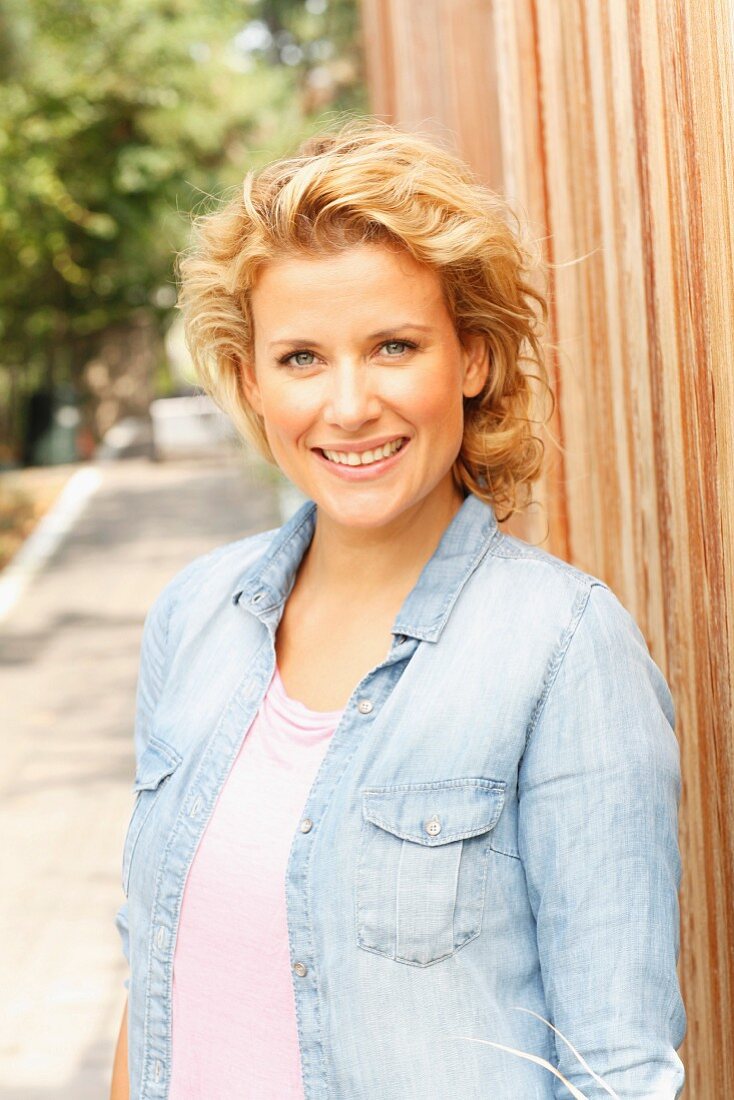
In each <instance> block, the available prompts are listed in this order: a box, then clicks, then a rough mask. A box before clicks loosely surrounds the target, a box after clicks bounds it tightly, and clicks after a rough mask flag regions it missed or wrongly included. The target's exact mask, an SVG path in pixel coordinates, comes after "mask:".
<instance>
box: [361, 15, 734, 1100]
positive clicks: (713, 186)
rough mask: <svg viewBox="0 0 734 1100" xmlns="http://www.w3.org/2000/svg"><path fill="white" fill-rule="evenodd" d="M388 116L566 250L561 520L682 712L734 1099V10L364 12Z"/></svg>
mask: <svg viewBox="0 0 734 1100" xmlns="http://www.w3.org/2000/svg"><path fill="white" fill-rule="evenodd" d="M362 10H363V16H364V29H365V45H366V52H367V59H368V75H369V79H370V86H371V92H372V106H373V109H374V111H375V113H377V114H379V115H380V116H381V117H384V118H386V119H388V120H390V121H395V122H398V123H400V124H403V125H406V126H408V127H410V126H413V125H416V124H417V123H421V124H423V125H425V123H426V122H428V123H429V124H430V125H431V126H433V127H435V129H436V131H437V132H440V133H441V134H442V135H443V136H444V137H446V136H447V135H449V136H451V137H452V139H453V142H454V145H455V147H456V148H457V149H458V151H459V152H460V153H461V154H462V155H463V156H464V157H465V159H466V160H468V161H469V162H470V163H471V164H472V165H473V166H474V167H475V168H476V169H477V171H478V172H479V173H480V174H481V176H482V177H483V178H484V180H485V181H486V182H487V183H488V184H489V185H490V186H491V187H493V188H495V189H497V190H499V191H501V192H502V193H503V194H504V195H505V196H506V197H507V198H508V199H509V200H510V201H511V203H512V205H513V207H514V208H515V209H516V210H517V211H518V212H519V213H521V214H524V216H525V218H526V220H527V222H528V224H529V225H530V227H531V228H532V231H533V232H534V233H535V234H536V235H537V236H538V237H539V238H543V240H544V248H545V255H546V258H547V260H548V262H549V263H550V265H551V280H550V288H549V289H550V307H551V309H550V326H549V355H548V360H549V369H550V372H551V377H552V381H553V385H554V388H555V392H556V397H557V401H558V408H557V413H556V417H555V419H554V421H553V422H552V423H551V425H550V426H549V427H550V433H551V435H552V436H553V437H554V438H555V439H556V440H557V442H558V446H557V447H554V446H552V445H551V444H550V443H549V454H550V461H549V464H548V469H547V472H546V476H545V479H544V482H543V485H542V487H541V494H540V495H541V499H542V502H543V504H544V508H545V514H544V515H543V516H538V515H537V514H536V515H531V516H529V517H527V518H526V519H525V520H524V521H519V522H518V521H516V522H515V523H514V525H513V527H514V529H515V530H516V531H517V533H519V534H522V535H523V536H524V537H529V538H531V539H532V540H533V541H539V540H540V539H541V538H542V537H543V536H544V534H545V533H546V531H547V533H548V537H547V540H546V545H547V546H548V547H549V549H551V550H552V551H553V552H554V553H557V554H559V556H562V557H565V558H568V559H569V560H571V561H574V562H575V563H577V564H578V565H580V566H581V567H582V568H584V569H587V570H588V571H590V572H591V573H594V574H595V575H597V576H600V577H602V578H603V579H604V580H605V581H607V582H608V583H609V584H610V585H611V587H612V588H613V589H614V591H615V592H616V593H617V595H618V596H619V597H620V599H621V600H622V602H623V603H624V604H625V605H626V606H627V607H628V608H629V610H630V611H631V612H632V614H633V615H634V616H635V618H636V619H637V621H638V623H639V624H640V627H641V629H642V630H643V633H644V634H645V637H646V639H647V641H648V644H649V646H650V649H651V652H652V654H653V656H654V658H655V660H656V661H657V662H658V664H659V665H660V666H661V667H662V669H663V671H664V672H665V674H666V676H667V678H668V681H669V683H670V685H671V688H672V691H673V695H674V698H675V701H676V711H677V727H676V728H677V734H678V738H679V742H680V746H681V760H682V768H683V799H682V806H681V845H682V852H683V863H684V877H683V885H682V891H681V909H682V913H681V963H680V970H681V978H682V983H683V991H684V998H685V1002H686V1009H687V1012H688V1035H687V1038H686V1042H685V1044H684V1046H683V1048H682V1050H681V1056H682V1058H683V1060H684V1062H685V1065H686V1070H687V1088H686V1092H685V1095H686V1096H688V1097H691V1098H692V1100H714V1098H715V1100H720V1097H722V1096H729V1095H732V1094H734V1042H733V1041H732V1036H734V1008H733V1007H732V1004H733V1002H734V838H733V836H732V822H734V698H733V695H734V686H733V676H732V672H733V667H732V666H733V663H734V657H733V656H732V655H733V654H734V338H733V337H732V333H733V332H734V0H700V2H698V3H696V4H695V5H694V4H690V3H686V2H685V0H620V2H619V3H614V4H610V3H608V0H472V2H470V0H456V2H452V0H424V2H422V3H421V4H420V5H418V4H415V3H411V2H410V0H362Z"/></svg>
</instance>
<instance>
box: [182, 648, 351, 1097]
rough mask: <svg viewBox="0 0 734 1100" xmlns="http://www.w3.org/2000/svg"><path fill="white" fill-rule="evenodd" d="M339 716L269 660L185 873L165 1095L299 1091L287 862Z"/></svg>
mask: <svg viewBox="0 0 734 1100" xmlns="http://www.w3.org/2000/svg"><path fill="white" fill-rule="evenodd" d="M341 715H342V711H341V710H335V711H324V712H318V711H313V710H310V709H309V708H308V707H306V706H305V705H304V704H303V703H300V702H298V701H297V700H294V699H290V698H289V697H288V695H286V692H285V687H284V685H283V681H282V680H281V678H280V673H279V671H278V669H277V667H276V670H275V673H274V674H273V679H272V680H271V682H270V686H269V688H268V690H267V692H266V694H265V697H264V699H263V701H262V704H261V706H260V709H259V710H258V712H257V714H256V715H255V718H254V719H253V721H252V724H251V725H250V728H249V730H248V732H247V736H246V737H245V739H244V741H243V743H242V747H241V748H240V751H239V754H238V756H237V759H236V760H235V762H234V765H233V767H232V770H231V772H230V774H229V776H228V778H227V780H226V782H225V784H224V786H223V788H222V790H221V792H220V795H219V798H218V800H217V804H216V806H215V807H214V813H213V814H212V817H211V819H210V821H209V823H208V825H207V828H206V830H205V832H204V835H203V837H202V840H201V843H200V845H199V848H198V850H197V852H196V855H195V857H194V861H193V863H192V865H191V869H190V871H189V875H188V879H187V881H186V887H185V890H184V895H183V901H182V906H181V919H180V924H179V930H178V937H177V940H176V951H175V955H174V962H173V1036H172V1044H173V1065H172V1080H171V1088H170V1092H169V1100H235V1098H236V1100H303V1086H302V1083H301V1064H300V1053H299V1047H298V1032H297V1028H296V1013H295V1001H294V995H293V984H292V982H293V979H292V975H291V966H290V959H289V953H288V926H287V922H286V906H285V871H286V863H287V860H288V855H289V852H290V846H291V843H292V840H293V836H294V834H295V832H296V829H297V828H298V826H299V822H300V820H301V814H302V811H303V807H304V804H305V802H306V799H307V797H308V793H309V790H310V788H311V784H312V783H313V780H314V777H315V775H316V772H317V770H318V768H319V765H320V763H321V760H322V757H323V756H324V753H325V752H326V749H327V747H328V744H329V739H330V737H331V735H332V733H333V732H334V730H335V728H336V726H337V724H338V722H339V719H340V718H341Z"/></svg>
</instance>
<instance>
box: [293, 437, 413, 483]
mask: <svg viewBox="0 0 734 1100" xmlns="http://www.w3.org/2000/svg"><path fill="white" fill-rule="evenodd" d="M393 439H402V440H403V442H402V444H401V445H400V447H398V449H397V450H395V451H393V452H392V454H390V455H389V456H388V457H387V458H379V459H377V460H373V461H372V462H367V463H365V464H362V462H356V461H355V462H335V461H333V460H332V459H329V458H327V456H326V455H325V454H324V453H323V451H322V449H321V448H320V447H314V448H313V454H314V456H315V457H316V459H317V461H318V462H321V463H323V464H324V467H325V469H328V470H329V471H330V472H331V473H332V474H333V475H334V476H335V477H339V478H342V479H344V480H346V481H369V480H374V479H375V478H377V477H381V476H382V475H383V474H385V475H386V474H388V473H389V471H390V470H391V469H392V468H393V466H396V465H397V464H398V463H399V462H401V461H402V458H403V455H404V454H405V452H406V451H407V450H408V449H409V447H410V443H411V440H410V437H409V436H408V437H406V436H393ZM345 453H352V454H353V453H355V452H353V451H352V452H345Z"/></svg>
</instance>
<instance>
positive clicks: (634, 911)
mask: <svg viewBox="0 0 734 1100" xmlns="http://www.w3.org/2000/svg"><path fill="white" fill-rule="evenodd" d="M554 672H555V674H554ZM674 723H675V718H674V707H673V701H672V699H671V695H670V691H669V689H668V686H667V684H666V682H665V679H664V677H663V675H662V673H661V671H660V669H659V668H658V667H657V665H656V664H655V663H654V662H653V660H652V658H651V656H650V654H649V651H648V648H647V645H646V644H645V641H644V638H643V636H642V634H641V632H640V630H639V629H638V627H637V625H636V624H635V622H634V620H633V619H632V617H631V616H630V615H629V613H628V612H627V611H626V610H625V609H624V607H623V606H622V604H621V603H620V602H619V600H618V599H617V598H616V596H614V594H613V593H612V592H611V591H610V590H609V589H608V588H607V587H606V586H605V585H603V584H601V583H598V582H597V583H595V584H593V585H592V587H591V589H590V591H589V594H588V599H587V601H586V604H585V606H584V609H583V612H582V613H581V615H580V617H579V619H578V622H577V625H576V628H575V630H574V631H573V633H572V634H571V637H570V640H569V641H568V642H567V644H566V648H565V650H564V651H563V652H562V654H561V657H560V660H559V661H557V662H556V667H555V670H551V674H550V676H549V681H548V683H547V684H546V689H545V696H544V700H543V701H542V702H541V707H540V709H539V711H538V717H537V719H536V721H535V724H534V728H533V729H532V730H531V732H530V736H529V739H528V742H527V744H526V749H525V753H524V755H523V759H522V761H521V765H520V772H519V779H518V789H519V811H518V812H519V819H518V831H519V837H518V843H519V851H520V856H521V858H522V860H523V864H524V867H525V872H526V879H527V885H528V892H529V898H530V904H531V906H532V909H533V913H534V914H535V919H536V928H537V938H538V953H539V958H540V966H541V972H542V978H543V984H544V989H545V995H546V1005H547V1008H548V1012H549V1014H550V1017H551V1018H550V1023H552V1024H553V1025H554V1027H555V1028H557V1029H558V1030H559V1031H560V1032H561V1033H562V1034H563V1035H564V1036H565V1037H566V1038H567V1039H568V1040H569V1041H570V1042H571V1043H572V1044H573V1046H574V1047H575V1048H576V1050H577V1051H579V1053H580V1054H582V1055H583V1057H584V1058H585V1060H586V1061H587V1062H588V1064H589V1066H590V1068H591V1069H592V1070H593V1071H594V1073H596V1074H598V1075H600V1076H601V1077H602V1078H603V1079H604V1081H605V1082H606V1084H607V1085H608V1086H609V1087H610V1088H611V1089H613V1090H614V1092H615V1093H616V1094H617V1096H618V1097H620V1100H623V1098H628V1097H629V1098H631V1097H635V1100H642V1098H650V1100H651V1098H653V1097H655V1098H656V1100H674V1098H676V1097H678V1096H679V1095H680V1092H681V1090H682V1088H683V1082H684V1069H683V1064H682V1062H681V1060H680V1058H679V1057H678V1055H677V1054H676V1051H677V1049H678V1047H679V1046H680V1044H681V1043H682V1042H683V1038H684V1035H685V1030H686V1015H685V1010H684V1006H683V1002H682V999H681V993H680V988H679V983H678V978H677V973H676V964H677V960H678V952H679V940H680V914H679V903H678V890H679V886H680V876H681V861H680V852H679V847H678V807H679V802H680V791H681V776H680V752H679V747H678V742H677V739H676V736H675V732H674ZM556 1049H557V1067H558V1069H559V1070H560V1071H561V1073H562V1074H563V1075H564V1076H565V1077H566V1078H567V1079H568V1080H569V1081H570V1082H571V1083H572V1084H574V1085H575V1086H576V1087H577V1088H578V1089H579V1090H580V1091H581V1092H582V1093H583V1094H584V1096H585V1097H587V1098H588V1100H601V1098H606V1100H608V1096H609V1092H608V1090H605V1089H604V1087H603V1086H602V1085H601V1084H600V1083H598V1082H597V1081H595V1079H594V1077H593V1076H592V1075H591V1074H590V1073H588V1072H587V1071H586V1070H584V1068H583V1067H582V1066H581V1065H580V1063H579V1061H578V1060H577V1058H576V1057H575V1056H574V1054H572V1052H571V1051H570V1050H569V1048H568V1046H567V1045H566V1044H564V1043H563V1042H562V1040H561V1039H560V1037H556ZM553 1082H554V1089H555V1095H556V1096H557V1097H558V1100H561V1098H565V1097H567V1096H568V1095H569V1094H568V1090H567V1089H566V1087H565V1085H563V1084H562V1083H561V1082H560V1081H559V1080H558V1079H557V1078H555V1077H554V1078H553Z"/></svg>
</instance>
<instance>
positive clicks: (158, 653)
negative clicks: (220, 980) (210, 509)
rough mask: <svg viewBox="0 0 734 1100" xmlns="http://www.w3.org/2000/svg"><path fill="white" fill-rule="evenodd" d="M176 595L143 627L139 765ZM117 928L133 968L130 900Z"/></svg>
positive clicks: (156, 606) (164, 599) (167, 591)
mask: <svg viewBox="0 0 734 1100" xmlns="http://www.w3.org/2000/svg"><path fill="white" fill-rule="evenodd" d="M174 580H177V578H174ZM173 592H174V584H173V582H169V584H168V585H166V587H165V588H164V589H163V590H162V592H160V593H159V595H158V597H157V598H156V599H155V600H154V602H153V604H152V605H151V607H150V609H149V611H148V613H147V615H146V617H145V622H144V624H143V633H142V639H141V643H140V658H139V664H138V679H137V688H136V696H135V728H134V745H135V759H136V762H137V761H138V760H139V759H140V756H141V754H142V752H143V750H144V748H145V746H146V745H147V743H148V737H149V734H150V723H151V718H152V715H153V712H154V710H155V705H156V702H157V700H158V697H159V695H160V691H161V686H162V684H163V679H164V663H165V657H166V642H167V638H168V626H169V621H170V617H171V611H172V607H173ZM115 925H116V927H117V931H118V933H119V935H120V939H121V941H122V951H123V954H124V956H125V959H126V960H127V962H128V966H129V964H130V933H129V926H128V906H127V900H126V901H125V902H123V904H122V905H121V906H120V908H119V909H118V910H117V913H116V915H115ZM129 982H130V979H129V978H126V980H125V988H126V989H127V988H129Z"/></svg>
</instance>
